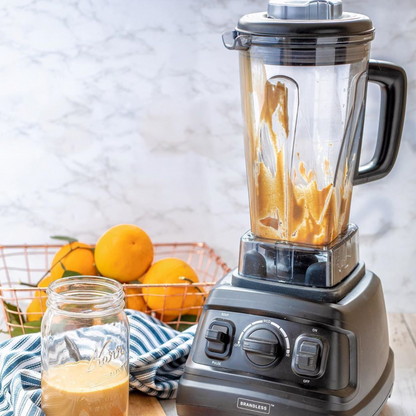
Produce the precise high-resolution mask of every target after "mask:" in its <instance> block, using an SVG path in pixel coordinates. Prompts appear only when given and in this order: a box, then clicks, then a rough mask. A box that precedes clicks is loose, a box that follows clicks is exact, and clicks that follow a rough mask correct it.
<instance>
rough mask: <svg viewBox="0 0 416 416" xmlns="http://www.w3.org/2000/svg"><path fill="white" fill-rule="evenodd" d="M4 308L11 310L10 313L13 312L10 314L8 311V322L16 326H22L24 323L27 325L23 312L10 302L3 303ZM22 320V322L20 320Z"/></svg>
mask: <svg viewBox="0 0 416 416" xmlns="http://www.w3.org/2000/svg"><path fill="white" fill-rule="evenodd" d="M3 303H4V306H5V307H6V308H7V309H8V310H9V311H13V312H9V311H6V313H7V321H8V322H9V323H10V324H15V325H21V324H22V322H23V323H25V322H26V321H25V317H24V315H23V314H22V311H21V310H20V309H19V308H18V307H17V306H16V305H12V304H11V303H9V302H6V301H3ZM19 314H20V318H19ZM20 319H21V320H20Z"/></svg>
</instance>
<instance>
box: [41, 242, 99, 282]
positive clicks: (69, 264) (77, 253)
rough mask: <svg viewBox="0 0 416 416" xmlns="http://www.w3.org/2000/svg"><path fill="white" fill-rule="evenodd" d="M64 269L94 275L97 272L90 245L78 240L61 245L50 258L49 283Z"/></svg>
mask: <svg viewBox="0 0 416 416" xmlns="http://www.w3.org/2000/svg"><path fill="white" fill-rule="evenodd" d="M65 270H68V271H72V272H77V273H80V274H82V275H84V276H96V275H97V274H98V273H97V269H96V268H95V265H94V253H93V249H92V247H91V246H89V245H88V244H84V243H78V242H74V243H69V244H66V245H65V246H63V247H62V248H61V249H60V250H59V251H58V252H57V253H56V254H55V257H54V258H53V260H52V267H51V277H50V281H49V283H52V282H53V281H55V280H56V279H59V278H61V277H62V275H63V274H64V272H65ZM45 279H46V278H45ZM49 283H48V284H49ZM39 284H40V282H39Z"/></svg>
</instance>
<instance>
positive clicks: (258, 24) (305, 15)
mask: <svg viewBox="0 0 416 416" xmlns="http://www.w3.org/2000/svg"><path fill="white" fill-rule="evenodd" d="M236 31H237V32H238V33H241V34H249V35H254V36H288V37H315V38H316V37H328V36H347V37H351V36H356V35H358V36H359V35H369V34H373V32H374V28H373V23H372V21H371V19H370V18H369V17H367V16H365V15H362V14H356V13H348V12H344V11H343V8H342V1H341V0H270V1H269V5H268V10H267V12H260V13H251V14H247V15H245V16H243V17H242V18H241V19H240V20H239V22H238V25H237V27H236Z"/></svg>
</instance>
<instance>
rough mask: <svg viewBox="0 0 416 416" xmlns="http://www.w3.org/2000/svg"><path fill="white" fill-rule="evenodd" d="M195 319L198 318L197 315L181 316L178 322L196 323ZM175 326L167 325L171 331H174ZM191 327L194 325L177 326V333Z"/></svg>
mask: <svg viewBox="0 0 416 416" xmlns="http://www.w3.org/2000/svg"><path fill="white" fill-rule="evenodd" d="M197 317H198V316H197V315H182V317H181V319H180V320H181V321H188V322H196V318H197ZM176 325H177V324H169V326H170V327H171V328H173V329H176ZM192 325H194V324H179V328H178V329H177V331H179V332H183V331H185V330H186V329H188V328H190V327H191V326H192Z"/></svg>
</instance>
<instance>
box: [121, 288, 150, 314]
mask: <svg viewBox="0 0 416 416" xmlns="http://www.w3.org/2000/svg"><path fill="white" fill-rule="evenodd" d="M125 294H126V308H127V309H134V310H136V311H141V312H145V311H146V303H145V301H144V299H143V295H142V291H141V289H140V288H137V287H128V288H126V289H125ZM128 295H133V296H128ZM139 295H140V296H139Z"/></svg>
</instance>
